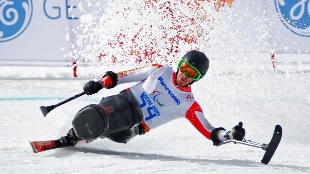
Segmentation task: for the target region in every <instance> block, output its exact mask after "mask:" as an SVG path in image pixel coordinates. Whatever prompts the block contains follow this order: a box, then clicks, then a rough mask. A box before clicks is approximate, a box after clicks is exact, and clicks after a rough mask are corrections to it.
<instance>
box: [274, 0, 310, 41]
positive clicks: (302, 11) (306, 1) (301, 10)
mask: <svg viewBox="0 0 310 174" xmlns="http://www.w3.org/2000/svg"><path fill="white" fill-rule="evenodd" d="M275 6H276V10H277V13H278V14H279V17H280V19H281V21H282V23H283V24H284V25H285V26H286V27H287V28H288V29H289V30H290V31H292V32H293V33H295V34H297V35H300V36H304V37H310V0H275Z"/></svg>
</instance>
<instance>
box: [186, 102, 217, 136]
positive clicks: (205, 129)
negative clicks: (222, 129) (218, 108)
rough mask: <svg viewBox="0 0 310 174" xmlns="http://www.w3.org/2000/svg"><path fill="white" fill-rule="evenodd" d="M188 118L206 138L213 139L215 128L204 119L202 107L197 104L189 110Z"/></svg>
mask: <svg viewBox="0 0 310 174" xmlns="http://www.w3.org/2000/svg"><path fill="white" fill-rule="evenodd" d="M186 118H187V119H188V120H189V121H190V122H191V123H192V124H193V126H194V127H195V128H196V129H197V130H198V131H199V132H200V133H201V134H202V135H204V136H205V137H206V138H208V139H209V140H210V139H211V132H212V130H213V129H214V127H213V126H212V125H211V124H210V123H209V122H208V120H207V119H206V118H205V117H204V114H203V112H202V109H201V107H200V106H199V104H198V103H197V102H194V103H193V105H192V106H191V107H190V108H189V109H188V110H187V112H186Z"/></svg>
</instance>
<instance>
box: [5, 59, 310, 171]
mask: <svg viewBox="0 0 310 174" xmlns="http://www.w3.org/2000/svg"><path fill="white" fill-rule="evenodd" d="M263 56H264V55H263ZM233 58H234V57H233ZM235 58H236V57H235ZM211 65H212V66H211V67H210V70H209V72H208V74H207V75H206V77H205V78H204V79H202V80H201V81H199V82H197V83H196V84H194V85H193V91H194V94H195V97H196V98H197V100H198V101H199V103H200V104H201V106H202V108H203V111H204V113H205V116H206V117H207V119H208V120H209V121H210V122H211V123H212V124H213V125H214V126H223V127H225V128H226V129H231V128H232V127H233V126H235V125H236V124H237V123H238V122H239V121H242V122H243V123H244V127H245V129H246V137H245V138H246V139H250V140H253V141H257V142H262V143H268V142H269V141H270V138H271V136H272V133H273V129H274V126H275V125H276V124H280V125H281V126H282V128H283V137H282V142H281V143H280V145H279V147H278V149H277V151H276V153H275V155H274V156H273V158H272V160H271V161H270V163H269V164H268V165H264V164H261V163H260V160H261V159H262V157H263V154H264V151H263V150H262V149H258V148H254V147H249V146H244V145H240V144H227V145H223V146H220V147H214V146H213V145H212V142H211V141H209V140H207V139H206V138H204V137H203V136H202V135H201V134H200V133H199V132H198V131H197V130H196V129H195V128H194V127H193V126H192V125H191V124H190V123H189V122H188V121H187V120H186V119H179V120H175V121H173V122H170V123H168V124H166V125H164V126H162V127H159V128H157V129H154V130H152V131H151V132H149V133H147V134H145V135H143V136H138V137H135V138H134V139H132V140H131V141H129V142H128V143H127V144H117V143H114V142H111V141H110V140H108V139H98V140H96V141H94V142H91V143H89V144H79V145H77V146H76V147H74V148H65V149H56V150H50V151H46V152H43V153H38V154H34V153H33V152H32V149H31V146H30V145H29V141H33V140H49V139H56V138H59V137H60V136H62V135H64V134H65V133H66V132H67V130H68V129H69V128H70V121H71V120H72V118H73V117H74V115H75V113H76V112H77V111H78V110H79V109H80V108H82V107H84V106H86V105H88V104H90V103H98V102H99V100H100V99H101V97H104V96H108V95H112V94H116V93H118V92H119V91H121V90H122V89H124V88H125V87H127V86H130V85H131V84H126V85H120V86H117V87H116V88H114V89H110V90H102V91H100V92H99V93H98V94H95V95H92V96H82V97H80V98H78V99H76V100H73V101H71V102H69V103H67V104H65V105H63V106H60V107H58V108H56V109H54V110H53V111H51V112H50V113H49V114H48V115H47V116H46V117H43V115H42V113H41V112H40V109H39V106H41V105H45V106H47V105H52V104H56V103H58V102H60V101H62V100H64V99H66V98H69V97H71V96H73V95H75V94H77V93H80V92H81V91H82V88H83V85H84V84H85V83H86V82H87V81H88V80H91V79H96V78H99V77H100V76H101V75H102V74H103V73H104V72H105V71H107V70H115V71H117V70H120V69H129V68H131V67H129V66H125V65H124V66H122V67H116V66H106V67H105V66H103V67H80V68H78V70H79V72H80V74H79V75H80V78H78V79H72V78H71V74H72V72H71V71H72V70H71V68H68V67H61V66H60V67H56V66H46V67H41V66H29V65H27V66H22V65H20V66H11V65H8V64H3V63H2V66H1V67H0V68H1V75H0V86H1V91H0V106H1V107H0V108H1V109H0V115H1V122H0V127H1V131H0V132H1V133H0V135H1V142H0V171H1V173H31V174H32V173H143V174H148V173H178V174H179V173H215V174H222V173H251V174H261V173H273V174H276V173H279V174H280V173H281V174H284V173H294V174H295V173H296V174H298V173H309V172H310V155H309V154H310V149H309V142H310V140H309V135H310V134H309V129H308V126H309V125H310V121H309V118H308V117H309V113H310V88H309V84H310V82H309V77H310V73H309V70H310V67H309V65H308V64H286V65H284V64H283V65H279V66H278V68H277V70H273V69H272V67H271V65H270V67H268V65H264V66H262V65H257V66H255V67H249V66H244V67H242V66H232V64H231V62H230V63H229V62H225V61H220V60H214V61H211ZM175 66H176V65H175ZM262 67H264V68H262Z"/></svg>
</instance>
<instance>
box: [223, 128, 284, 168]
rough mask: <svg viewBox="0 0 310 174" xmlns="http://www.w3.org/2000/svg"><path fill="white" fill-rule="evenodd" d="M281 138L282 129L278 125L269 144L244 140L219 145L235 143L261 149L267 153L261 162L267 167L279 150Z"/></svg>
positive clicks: (228, 141)
mask: <svg viewBox="0 0 310 174" xmlns="http://www.w3.org/2000/svg"><path fill="white" fill-rule="evenodd" d="M281 138H282V127H281V126H280V125H276V127H275V129H274V132H273V136H272V138H271V140H270V142H269V144H265V143H257V142H253V141H251V140H245V139H244V140H242V141H238V140H227V141H223V142H221V143H220V144H219V145H223V144H227V143H235V144H243V145H247V146H252V147H257V148H261V149H263V150H265V151H266V152H265V154H264V156H263V159H262V160H261V162H262V163H263V164H266V165H267V164H268V163H269V161H270V160H271V158H272V156H273V154H274V153H275V151H276V150H277V147H278V145H279V143H280V141H281Z"/></svg>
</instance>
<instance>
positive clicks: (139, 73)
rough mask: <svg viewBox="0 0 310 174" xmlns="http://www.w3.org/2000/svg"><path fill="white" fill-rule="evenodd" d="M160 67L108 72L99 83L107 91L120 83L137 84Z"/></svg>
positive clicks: (153, 66)
mask: <svg viewBox="0 0 310 174" xmlns="http://www.w3.org/2000/svg"><path fill="white" fill-rule="evenodd" d="M161 67H162V66H161V65H159V64H153V65H152V66H144V67H139V68H134V69H131V70H127V71H120V72H117V73H115V72H113V71H108V72H106V74H105V75H104V76H103V77H102V79H101V80H99V82H101V83H102V84H103V86H104V87H105V88H108V89H109V88H113V87H115V86H116V85H118V84H122V83H130V82H139V81H142V80H145V79H147V77H148V76H149V75H150V74H151V73H152V72H154V71H155V70H157V69H158V68H161Z"/></svg>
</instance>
